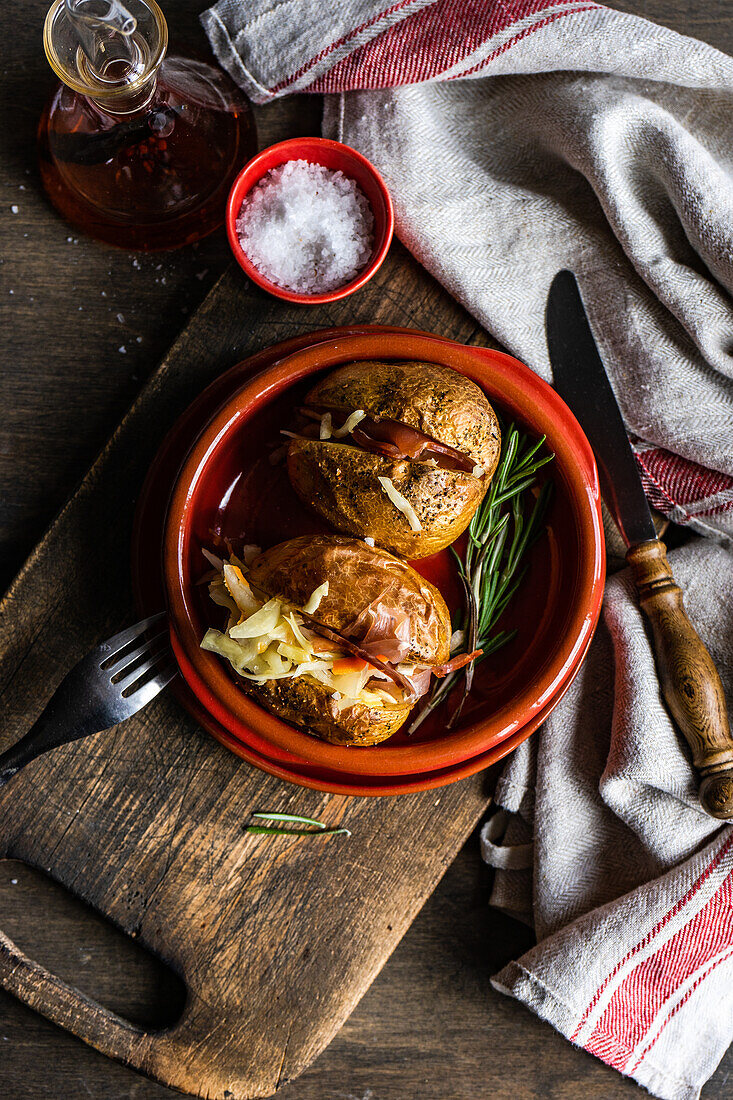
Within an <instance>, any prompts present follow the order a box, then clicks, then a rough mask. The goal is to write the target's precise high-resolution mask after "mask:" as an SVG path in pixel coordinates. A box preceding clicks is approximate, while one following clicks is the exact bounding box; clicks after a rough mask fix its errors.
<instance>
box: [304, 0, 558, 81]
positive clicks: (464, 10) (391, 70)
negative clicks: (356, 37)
mask: <svg viewBox="0 0 733 1100" xmlns="http://www.w3.org/2000/svg"><path fill="white" fill-rule="evenodd" d="M568 2H569V3H570V2H573V0H568ZM555 6H557V0H519V2H515V3H510V4H497V3H494V4H490V3H486V0H436V3H434V4H431V5H429V6H428V7H425V8H422V9H421V10H420V11H417V12H415V13H414V14H412V15H410V16H409V17H408V18H406V19H403V20H402V21H401V22H400V23H397V24H396V25H395V26H392V27H389V28H388V29H387V30H385V31H383V32H382V33H381V34H380V35H378V37H376V38H374V39H372V40H371V41H370V42H366V43H364V44H363V45H362V46H359V47H358V49H356V50H354V52H353V53H351V54H349V56H348V57H345V58H343V59H342V60H341V61H339V62H338V63H337V64H336V65H334V67H333V68H332V69H331V70H330V71H329V72H328V73H325V74H324V75H323V76H321V77H320V78H319V79H318V80H316V81H315V82H314V83H313V84H312V85H311V86H310V89H309V90H310V91H312V92H344V91H350V90H353V89H356V88H371V89H374V88H391V87H396V86H399V85H403V84H416V83H419V82H420V81H424V80H431V79H433V78H435V77H436V76H439V75H440V73H443V72H445V71H446V70H448V69H450V68H452V67H453V66H454V65H456V64H457V63H458V62H459V61H462V60H463V59H464V58H466V57H470V55H471V54H472V53H475V51H476V50H477V49H479V47H480V46H481V45H482V43H484V42H485V41H486V40H487V39H489V38H492V37H493V36H494V35H495V34H498V33H500V32H501V31H503V30H506V28H507V27H510V26H512V25H513V24H515V23H517V22H519V21H520V20H521V19H525V18H527V17H528V16H530V15H535V14H537V13H540V12H543V11H545V10H546V9H547V8H549V7H555ZM538 25H539V24H538Z"/></svg>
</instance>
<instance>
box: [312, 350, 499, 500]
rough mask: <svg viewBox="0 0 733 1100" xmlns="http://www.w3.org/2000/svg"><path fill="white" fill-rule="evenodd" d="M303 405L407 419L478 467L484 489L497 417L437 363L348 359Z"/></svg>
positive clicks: (495, 445) (469, 386)
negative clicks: (483, 480) (483, 476)
mask: <svg viewBox="0 0 733 1100" xmlns="http://www.w3.org/2000/svg"><path fill="white" fill-rule="evenodd" d="M305 404H306V405H312V406H314V407H322V408H324V409H334V410H336V409H340V410H343V411H344V412H349V413H351V412H353V411H354V409H364V411H365V412H366V413H368V414H369V415H370V416H372V417H389V418H390V419H391V420H399V421H400V423H402V424H408V425H409V426H410V427H411V428H416V429H417V430H418V431H421V432H424V433H425V435H429V436H431V437H432V438H433V439H437V440H438V442H439V443H447V444H448V446H449V447H455V448H456V450H459V451H461V452H462V453H463V454H466V455H469V457H470V458H472V459H473V460H474V462H475V463H476V464H477V465H478V466H483V468H484V470H485V471H486V474H485V478H486V481H485V485H484V489H485V488H486V486H488V483H489V480H490V478H491V476H492V475H493V473H494V470H495V469H496V467H497V465H498V462H499V453H500V450H501V432H500V430H499V421H498V420H497V418H496V413H495V412H494V410H493V409H492V407H491V405H490V404H489V402H488V401H487V400H486V396H485V394H484V392H483V390H481V389H480V388H479V387H478V386H477V385H476V383H475V382H472V381H471V380H470V378H466V377H464V375H462V374H459V372H458V371H455V370H452V369H451V367H444V366H442V365H441V364H439V363H421V362H401V361H400V362H386V361H384V360H375V359H370V360H367V361H362V362H356V363H347V364H346V365H345V366H343V367H338V368H337V369H336V370H335V371H332V372H331V374H329V375H327V376H326V378H323V379H322V380H321V381H320V382H318V383H317V385H315V386H314V387H313V389H312V390H311V391H310V392H309V393H308V395H307V397H306V399H305Z"/></svg>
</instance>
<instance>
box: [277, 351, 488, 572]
mask: <svg viewBox="0 0 733 1100" xmlns="http://www.w3.org/2000/svg"><path fill="white" fill-rule="evenodd" d="M301 413H302V415H303V418H304V421H305V422H306V428H305V430H304V431H303V432H302V433H296V435H295V437H294V438H293V439H291V442H290V445H289V448H288V476H289V478H290V481H291V483H292V485H293V488H294V489H295V492H296V493H297V494H298V496H299V497H300V498H301V500H302V501H303V502H304V503H305V504H306V505H307V506H309V507H310V508H312V509H313V510H314V511H315V512H316V513H317V514H318V515H319V516H321V517H322V518H323V519H324V520H326V522H327V523H329V524H330V525H331V526H332V527H333V528H335V529H336V530H337V531H343V532H345V533H347V534H350V535H354V536H357V537H359V538H372V539H374V541H375V543H376V544H377V545H379V546H383V547H385V548H386V549H388V550H391V551H392V552H394V553H397V554H400V555H403V556H404V557H406V558H422V557H427V556H428V555H430V554H435V553H437V552H438V551H439V550H442V549H444V548H445V547H446V546H449V545H450V544H451V543H452V542H454V541H455V539H456V538H457V537H458V536H459V535H460V534H461V533H462V532H463V531H464V530H465V529H466V527H467V526H468V524H469V523H470V521H471V518H472V517H473V515H474V513H475V511H476V509H477V508H478V506H479V504H480V503H481V500H482V499H483V496H484V494H485V492H486V490H487V488H488V486H489V482H490V481H491V478H492V476H493V474H494V471H495V469H496V466H497V463H498V461H499V454H500V450H501V434H500V430H499V423H498V420H497V417H496V414H495V413H494V410H493V409H492V407H491V405H490V404H489V402H488V401H487V399H486V397H485V395H484V393H483V391H482V390H481V389H480V388H479V387H478V386H477V385H476V384H475V383H474V382H472V381H471V380H470V379H468V378H466V377H464V376H463V375H462V374H459V373H458V372H457V371H454V370H451V369H450V368H449V367H444V366H442V365H438V364H435V363H422V362H387V361H378V360H369V361H362V362H355V363H349V364H347V365H345V366H343V367H339V368H338V369H337V370H335V371H333V372H332V373H331V374H329V375H328V376H327V377H326V378H324V379H323V380H322V381H320V382H319V383H318V384H317V385H316V386H314V388H313V389H312V390H311V391H310V392H309V393H308V395H307V397H306V398H305V402H304V405H303V407H302V409H301ZM316 421H318V422H320V428H319V430H318V431H317V430H316V427H315V422H316ZM312 436H316V438H312ZM318 436H320V438H318Z"/></svg>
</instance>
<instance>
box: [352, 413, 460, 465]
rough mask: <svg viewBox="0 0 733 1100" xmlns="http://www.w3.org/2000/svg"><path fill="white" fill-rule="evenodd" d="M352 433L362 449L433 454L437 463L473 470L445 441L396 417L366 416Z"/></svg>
mask: <svg viewBox="0 0 733 1100" xmlns="http://www.w3.org/2000/svg"><path fill="white" fill-rule="evenodd" d="M351 437H352V439H353V440H354V442H355V443H357V444H358V445H359V446H360V447H361V448H362V449H363V450H365V451H372V452H373V453H375V454H384V455H387V456H388V457H390V458H413V459H414V458H423V459H426V458H434V459H435V460H436V461H437V462H438V464H439V465H440V466H443V467H444V468H446V469H451V470H465V471H466V473H469V474H470V473H472V472H473V468H474V466H475V465H476V463H475V462H474V460H473V459H472V458H469V457H468V455H464V454H462V453H461V451H458V450H456V448H455V447H449V446H448V444H447V443H439V442H438V440H437V439H432V438H431V437H430V436H429V435H425V433H424V432H420V431H418V430H417V428H411V427H409V426H408V425H407V424H401V423H400V421H399V420H390V419H389V418H385V419H384V420H372V418H371V417H366V418H365V419H364V420H362V421H361V423H359V424H358V425H357V426H356V427H355V428H354V430H353V432H352V433H351Z"/></svg>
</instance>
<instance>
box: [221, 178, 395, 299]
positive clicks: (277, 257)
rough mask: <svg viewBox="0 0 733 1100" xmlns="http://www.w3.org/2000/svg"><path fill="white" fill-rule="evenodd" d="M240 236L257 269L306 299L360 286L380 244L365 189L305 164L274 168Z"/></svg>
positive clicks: (244, 216)
mask: <svg viewBox="0 0 733 1100" xmlns="http://www.w3.org/2000/svg"><path fill="white" fill-rule="evenodd" d="M237 233H238V235H239V241H240V244H241V245H242V248H243V250H244V252H245V253H246V255H247V257H248V259H249V260H250V261H251V263H252V264H253V265H254V266H255V267H256V268H257V269H258V271H260V272H261V274H262V275H264V276H265V278H266V279H269V280H270V281H271V282H273V283H275V284H276V285H277V286H281V287H283V288H284V289H286V290H293V291H296V292H298V293H301V294H313V293H324V292H326V291H329V290H335V289H336V288H337V287H340V286H344V284H346V283H349V282H351V280H352V279H355V278H356V276H357V275H358V274H359V272H360V271H361V270H362V268H363V267H364V266H365V265H366V264H367V263H368V261H369V258H370V257H371V254H372V248H373V244H374V218H373V216H372V211H371V208H370V206H369V202H368V200H367V198H366V196H365V195H364V193H363V191H362V190H361V188H360V187H359V186H358V184H356V183H355V182H354V181H353V180H352V179H349V177H348V176H345V175H344V174H343V172H334V171H331V170H330V169H328V168H324V167H323V166H322V165H320V164H310V163H309V162H308V161H306V160H291V161H288V162H287V163H286V164H283V165H280V166H279V167H277V168H273V169H272V170H271V171H270V172H268V173H267V175H266V176H264V177H263V179H262V180H260V182H259V183H258V184H257V186H256V187H255V188H254V189H253V190H252V191H251V192H250V193H249V195H248V196H247V197H246V199H245V201H244V203H243V204H242V209H241V210H240V213H239V218H238V219H237Z"/></svg>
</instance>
